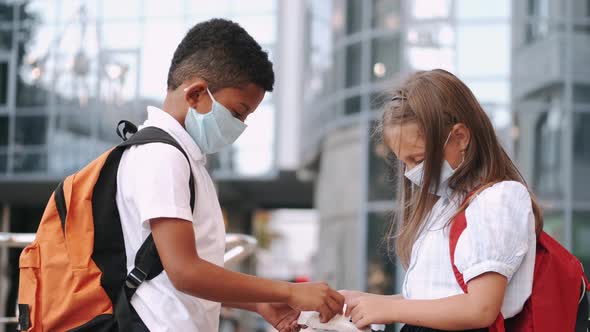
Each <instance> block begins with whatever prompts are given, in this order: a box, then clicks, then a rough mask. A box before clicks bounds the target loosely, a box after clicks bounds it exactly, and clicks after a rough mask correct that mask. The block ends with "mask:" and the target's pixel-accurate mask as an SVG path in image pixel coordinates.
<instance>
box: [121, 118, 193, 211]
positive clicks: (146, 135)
mask: <svg viewBox="0 0 590 332" xmlns="http://www.w3.org/2000/svg"><path fill="white" fill-rule="evenodd" d="M126 122H128V121H126ZM120 123H123V121H121V122H120ZM129 123H130V122H129ZM131 125H133V124H131ZM125 128H128V127H127V124H126V125H125ZM117 130H118V128H117ZM123 132H125V129H123ZM129 132H131V131H129ZM149 143H164V144H169V145H172V146H173V147H175V148H177V149H178V150H180V152H182V154H183V155H184V157H185V158H186V161H187V162H188V163H189V169H190V159H189V156H188V155H187V154H186V152H185V151H184V149H183V148H182V147H181V146H180V144H178V142H177V141H176V140H175V139H174V138H173V137H172V136H170V134H168V133H167V132H166V131H164V130H162V129H160V128H157V127H146V128H143V129H142V130H140V131H138V132H137V133H136V134H134V135H133V136H131V138H129V139H125V141H124V142H122V143H121V144H119V146H118V148H123V149H126V148H128V147H131V146H134V145H143V144H149ZM189 187H190V188H191V191H190V195H191V198H190V204H191V210H193V211H194V209H195V190H194V188H195V179H194V177H193V172H192V171H191V172H190V178H189Z"/></svg>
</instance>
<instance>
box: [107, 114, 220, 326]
mask: <svg viewBox="0 0 590 332" xmlns="http://www.w3.org/2000/svg"><path fill="white" fill-rule="evenodd" d="M147 126H151V127H158V128H161V129H163V130H165V131H166V132H168V133H169V134H170V135H172V137H174V138H175V139H176V141H177V142H178V143H179V144H180V146H181V147H182V148H183V149H184V151H186V152H187V154H188V156H189V158H190V159H191V160H190V170H189V163H188V162H187V160H186V158H185V157H184V155H183V154H182V152H180V151H179V150H178V149H176V148H175V147H173V146H171V145H168V144H164V143H153V144H146V145H141V146H134V147H131V148H130V149H128V150H127V151H125V152H124V153H123V157H122V159H121V163H120V165H119V173H118V175H117V206H118V208H119V214H120V217H121V226H122V229H123V237H124V240H125V251H126V253H127V271H128V272H130V271H131V270H132V269H133V263H134V261H135V254H136V253H137V251H138V250H139V247H140V246H141V244H142V243H143V241H144V240H145V239H146V238H147V236H148V235H149V234H150V231H151V230H150V222H149V221H150V219H154V218H179V219H184V220H187V222H192V224H193V229H194V231H195V239H196V245H197V251H198V253H199V257H201V258H202V259H204V260H207V261H209V262H211V263H213V264H216V265H219V266H223V255H224V252H225V226H224V223H223V217H222V213H221V208H220V206H219V201H218V199H217V193H216V191H215V187H214V185H213V181H212V180H211V177H210V176H209V173H208V172H207V170H206V169H205V156H204V155H203V154H202V153H201V151H200V149H199V147H198V146H197V144H196V143H195V142H194V141H193V139H192V138H191V137H190V135H189V134H188V133H187V132H186V130H185V129H184V128H183V127H182V126H181V125H180V124H179V123H178V121H176V120H175V119H174V118H173V117H172V116H170V115H169V114H168V113H166V112H164V111H162V110H160V109H158V108H155V107H148V119H147V120H146V121H145V122H144V124H143V125H142V126H141V127H140V128H139V129H141V128H143V127H147ZM191 170H192V173H193V176H194V179H195V189H194V190H195V211H194V213H192V212H191V208H190V191H189V190H190V189H189V177H190V173H189V172H190V171H191ZM131 304H132V305H133V307H134V308H135V310H136V311H137V313H138V314H139V316H140V317H141V319H142V320H143V322H144V323H145V325H146V326H147V327H148V328H149V329H150V330H151V331H154V332H156V331H157V332H160V331H199V332H210V331H217V330H218V329H219V313H220V309H221V305H220V304H219V303H215V302H210V301H207V300H203V299H199V298H196V297H193V296H190V295H188V294H185V293H181V292H179V291H178V290H176V289H175V288H174V286H173V285H172V283H171V282H170V279H168V276H167V275H166V272H165V271H164V272H162V273H161V274H160V275H159V276H157V277H156V278H154V279H152V280H150V281H145V282H144V283H143V284H142V285H141V286H140V287H139V288H138V289H137V292H136V293H135V295H134V296H133V298H132V300H131Z"/></svg>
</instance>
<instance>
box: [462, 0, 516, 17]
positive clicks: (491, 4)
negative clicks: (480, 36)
mask: <svg viewBox="0 0 590 332" xmlns="http://www.w3.org/2000/svg"><path fill="white" fill-rule="evenodd" d="M510 6H511V1H509V0H496V1H488V0H457V1H456V2H455V9H456V12H457V17H458V18H459V19H464V18H467V19H477V18H505V19H507V18H509V17H510V11H511V10H510Z"/></svg>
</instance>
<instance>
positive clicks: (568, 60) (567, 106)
mask: <svg viewBox="0 0 590 332" xmlns="http://www.w3.org/2000/svg"><path fill="white" fill-rule="evenodd" d="M573 1H574V0H566V2H565V20H564V21H565V38H564V45H565V50H564V53H565V54H564V61H565V63H564V64H563V71H564V75H563V77H564V97H563V98H564V101H563V107H564V124H563V128H562V133H563V145H564V158H563V160H564V163H563V167H564V173H565V174H564V177H565V181H564V182H565V188H564V204H563V209H564V216H563V217H564V218H563V219H564V220H563V221H564V225H563V226H564V227H563V230H564V236H563V243H564V245H565V247H566V248H567V249H568V250H570V251H571V250H572V248H573V241H572V238H573V220H572V215H573V211H572V209H573V200H574V197H573V188H572V186H573V176H572V171H573V169H572V166H573V158H574V153H573V152H574V151H573V134H574V133H573V130H572V129H573V127H574V125H573V124H574V121H573V116H574V113H573V98H574V96H573V81H572V79H573V78H572V69H573V63H572V62H573V54H572V51H573V50H572V47H573V41H572V38H573V3H572V2H573Z"/></svg>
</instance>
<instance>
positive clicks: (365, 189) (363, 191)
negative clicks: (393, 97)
mask: <svg viewBox="0 0 590 332" xmlns="http://www.w3.org/2000/svg"><path fill="white" fill-rule="evenodd" d="M372 6H373V2H371V1H363V10H362V15H363V16H362V19H361V31H360V34H361V35H362V38H361V65H360V68H361V87H364V86H368V85H369V84H370V80H371V71H370V70H369V69H370V68H371V51H372V50H371V41H372V40H371V39H370V38H368V36H369V32H370V30H371V29H372V27H371V15H372ZM370 95H371V94H370V93H369V92H366V93H364V94H362V95H361V116H360V121H361V123H360V126H359V127H360V131H361V133H360V137H361V149H360V150H361V156H360V158H359V160H360V161H361V172H360V173H361V174H360V176H361V186H360V197H359V198H360V202H359V203H360V204H359V223H358V253H359V256H358V267H359V268H358V271H359V273H360V275H359V277H358V278H357V280H358V285H357V289H361V290H365V289H366V288H367V230H368V222H369V218H368V213H369V209H368V204H367V201H368V199H369V175H370V174H369V145H370V144H371V142H370V135H369V130H370V124H369V122H370V101H369V99H370Z"/></svg>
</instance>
